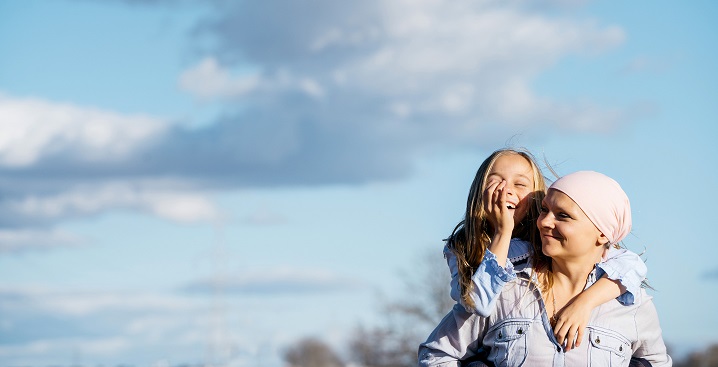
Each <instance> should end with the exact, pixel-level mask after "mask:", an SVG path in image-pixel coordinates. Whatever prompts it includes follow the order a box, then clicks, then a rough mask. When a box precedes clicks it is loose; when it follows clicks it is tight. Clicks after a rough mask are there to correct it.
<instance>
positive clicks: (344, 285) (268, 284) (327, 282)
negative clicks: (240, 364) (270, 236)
mask: <svg viewBox="0 0 718 367" xmlns="http://www.w3.org/2000/svg"><path fill="white" fill-rule="evenodd" d="M358 286H359V284H358V283H357V282H356V281H351V280H347V279H343V278H341V277H339V276H337V275H334V274H330V273H327V272H322V271H317V270H302V269H286V268H281V269H265V270H264V271H262V272H261V273H251V274H243V275H240V276H236V277H214V278H209V279H203V280H199V281H197V282H194V283H191V284H188V285H186V286H185V287H183V288H182V290H183V291H185V292H189V293H199V294H211V293H213V292H218V291H221V292H224V293H227V294H263V295H267V294H285V293H291V294H298V293H299V294H305V293H318V292H320V293H321V292H335V291H342V290H348V289H355V288H357V287H358Z"/></svg>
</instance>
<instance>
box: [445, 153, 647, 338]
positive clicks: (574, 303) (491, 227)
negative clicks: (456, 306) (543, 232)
mask: <svg viewBox="0 0 718 367" xmlns="http://www.w3.org/2000/svg"><path fill="white" fill-rule="evenodd" d="M545 192H546V184H545V181H544V177H543V174H542V173H541V170H540V169H539V168H538V165H537V164H536V162H535V159H534V158H533V156H532V155H531V154H530V153H529V152H527V151H522V150H514V149H501V150H497V151H495V152H494V153H492V154H491V155H490V156H489V157H488V158H486V160H484V162H483V163H482V164H481V166H480V167H479V169H478V171H477V172H476V176H475V177H474V182H473V183H472V185H471V189H470V190H469V197H468V200H467V204H466V213H465V216H464V219H463V220H462V221H461V222H460V223H459V224H458V225H457V226H456V227H455V228H454V231H453V232H452V234H451V236H449V238H448V239H446V246H444V257H445V258H446V261H447V265H448V266H449V269H450V271H451V297H452V298H453V299H454V300H455V301H457V302H459V303H460V304H461V305H463V306H464V308H466V310H467V311H469V312H472V313H476V314H478V315H479V316H484V317H485V316H488V315H489V314H491V313H492V312H493V311H494V306H495V302H496V299H497V296H498V294H499V293H500V292H501V290H502V288H503V286H504V284H505V283H506V282H508V281H510V280H512V279H514V278H515V277H516V275H515V271H519V270H521V269H523V267H525V266H526V264H527V261H528V258H529V257H530V256H531V254H532V253H534V252H535V251H538V252H540V251H541V239H540V234H539V232H538V230H537V228H536V219H537V218H538V216H539V214H540V210H541V201H542V200H543V197H544V195H545ZM611 245H612V246H611V248H610V249H609V250H607V251H606V252H605V253H604V256H603V261H601V262H600V263H598V264H597V265H598V267H599V268H600V269H601V270H603V271H604V272H605V275H604V276H603V277H602V278H601V279H599V280H598V281H597V282H596V284H594V285H593V286H592V287H590V288H588V289H586V290H585V291H584V292H582V293H580V294H579V295H578V296H577V297H575V298H573V299H572V300H571V302H570V303H569V305H568V306H567V307H565V308H564V309H563V310H562V311H561V313H560V314H557V315H556V318H555V320H553V322H552V324H553V325H552V326H553V327H554V334H555V336H556V339H557V340H558V341H559V343H560V344H562V345H565V348H566V351H569V350H571V349H572V348H574V347H578V346H579V344H580V341H581V340H582V338H583V334H584V330H585V327H586V324H587V322H588V319H589V317H590V315H591V311H592V310H593V309H594V308H596V307H598V306H599V305H601V304H603V303H606V302H608V301H610V300H612V299H614V298H617V299H618V301H619V302H621V303H622V304H624V305H631V304H633V302H634V296H635V295H636V294H638V292H639V289H640V286H641V282H642V281H643V280H644V279H645V276H646V271H647V269H646V266H645V264H644V263H643V261H642V260H641V259H640V257H639V256H638V255H636V254H635V253H633V252H630V251H627V250H625V249H620V248H619V247H618V244H617V243H613V244H611Z"/></svg>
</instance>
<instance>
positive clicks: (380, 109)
mask: <svg viewBox="0 0 718 367" xmlns="http://www.w3.org/2000/svg"><path fill="white" fill-rule="evenodd" d="M717 15H718V4H716V3H715V2H712V1H707V0H703V1H692V2H688V3H686V2H683V3H677V2H671V1H646V0H641V1H632V2H592V1H580V0H541V1H519V0H510V1H494V0H455V1H437V0H411V1H409V0H396V1H378V0H365V1H349V2H335V1H329V0H302V1H292V0H273V1H263V2H249V1H234V2H232V1H220V0H208V1H192V0H182V1H169V0H124V1H123V0H105V1H99V0H97V1H93V0H72V1H71V0H56V1H49V0H44V1H43V0H26V1H20V0H1V1H0V364H1V365H4V366H20V365H23V366H32V365H38V366H39V365H73V364H74V365H97V364H103V365H118V364H134V365H138V366H167V365H174V364H181V363H210V362H213V361H214V362H216V361H217V358H223V360H222V362H223V363H227V364H230V365H233V366H271V367H276V366H281V365H282V361H281V351H282V350H283V348H286V346H287V345H290V344H291V343H292V342H294V341H296V340H298V339H299V338H301V337H304V336H318V337H320V338H322V339H324V340H326V341H328V342H329V343H331V344H332V345H336V346H340V345H342V343H343V341H345V340H346V338H347V337H348V335H349V333H350V332H351V330H353V328H354V327H355V326H356V325H359V324H367V325H370V324H372V323H377V322H379V320H380V319H381V315H378V313H379V312H378V307H377V303H378V301H377V299H380V298H381V297H392V296H397V295H399V294H401V291H402V289H403V288H402V286H403V283H402V280H401V277H400V276H399V274H401V273H402V272H405V271H408V273H409V274H417V277H418V276H419V274H420V273H421V270H423V269H417V268H420V267H421V262H420V261H419V260H418V259H419V258H420V256H422V254H426V253H429V254H431V253H432V252H433V253H435V254H436V258H437V261H443V260H442V259H441V248H442V246H443V243H442V241H441V239H443V238H445V237H446V236H447V235H448V234H449V233H450V232H451V230H452V229H453V227H454V226H455V225H456V223H457V222H458V221H459V219H460V217H461V215H462V214H463V209H464V203H465V200H466V196H467V194H468V189H469V186H470V184H471V181H472V179H473V175H474V173H475V171H476V169H477V168H478V166H479V165H480V163H481V161H483V159H484V158H485V157H486V156H488V155H489V154H490V153H491V152H492V151H493V150H495V149H498V148H503V147H506V146H514V147H525V148H527V149H529V150H530V151H532V152H533V153H534V154H535V155H536V156H537V157H539V158H540V160H541V161H545V162H546V163H548V164H549V165H551V167H553V169H554V170H556V171H557V172H558V173H559V174H567V173H570V172H573V171H577V170H585V169H589V170H595V171H599V172H602V173H605V174H607V175H609V176H611V177H613V178H614V179H616V180H617V181H618V182H619V183H620V184H621V185H622V186H623V188H624V190H625V191H626V192H627V194H628V196H629V198H630V199H631V205H632V210H633V220H634V223H633V230H632V235H631V236H629V238H628V240H627V241H626V245H627V246H628V247H629V248H630V249H632V250H634V251H636V252H639V253H643V255H642V257H643V258H644V259H645V260H646V263H647V265H648V269H649V273H648V280H649V282H650V284H651V285H652V286H653V288H655V290H651V291H650V294H651V295H652V296H653V297H654V302H655V304H656V307H657V309H658V314H659V317H660V322H661V326H662V328H663V332H664V334H663V336H664V339H665V341H666V342H667V343H668V344H669V345H670V346H671V348H672V350H674V351H675V353H677V355H680V354H685V353H687V352H689V351H691V350H700V349H702V348H705V347H706V346H707V345H709V344H711V343H718V334H717V333H715V330H716V329H717V328H718V314H716V312H714V310H715V303H716V302H718V296H717V295H718V265H716V264H715V261H714V259H715V258H716V257H718V250H717V249H716V247H717V246H716V244H717V243H716V240H715V239H714V235H713V234H712V233H711V232H710V228H712V227H713V226H714V218H715V215H714V213H715V208H716V207H718V199H717V198H716V195H714V194H713V193H712V191H713V190H714V189H715V188H717V187H718V174H717V173H716V168H718V146H717V145H716V144H715V140H716V138H718V124H717V122H718V121H717V120H718V103H715V101H716V100H717V99H718V88H717V87H716V85H718V70H717V69H716V67H715V65H718V50H717V49H716V47H715V37H716V35H717V34H718V22H715V19H716V16H717ZM548 176H549V178H551V176H550V175H548ZM447 276H448V272H447ZM217 284H222V286H221V287H218V286H217ZM447 292H448V289H447Z"/></svg>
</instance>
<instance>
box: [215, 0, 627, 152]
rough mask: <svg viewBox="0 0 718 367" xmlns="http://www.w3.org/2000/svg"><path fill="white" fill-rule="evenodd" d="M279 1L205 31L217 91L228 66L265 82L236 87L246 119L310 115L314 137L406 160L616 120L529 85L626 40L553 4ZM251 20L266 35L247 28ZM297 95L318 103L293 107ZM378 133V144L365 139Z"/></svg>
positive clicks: (244, 9)
mask: <svg viewBox="0 0 718 367" xmlns="http://www.w3.org/2000/svg"><path fill="white" fill-rule="evenodd" d="M576 5H578V4H572V6H576ZM283 6H285V7H286V8H287V9H286V15H282V14H278V13H276V12H275V11H274V10H273V9H274V7H272V6H269V5H266V4H253V5H252V6H247V5H242V6H234V5H229V4H226V5H220V6H219V8H218V9H219V17H217V18H216V19H215V20H212V21H210V22H207V23H205V27H204V28H203V29H204V31H205V32H207V33H208V34H210V35H211V36H214V37H216V39H217V40H218V41H219V43H218V45H219V47H218V48H217V49H216V52H217V54H216V55H215V57H216V58H217V59H221V60H227V61H226V62H225V63H224V64H225V68H226V69H225V70H223V71H222V73H221V74H222V75H224V81H223V82H222V83H219V84H227V83H230V82H231V81H232V79H231V78H230V77H229V76H228V75H229V72H228V71H227V70H232V69H234V68H237V67H238V68H239V69H241V68H242V67H243V64H242V63H233V62H232V60H243V61H248V62H251V63H252V64H253V65H259V66H260V69H261V70H262V87H261V88H255V89H252V90H246V91H245V92H243V93H244V94H243V97H245V98H246V99H245V100H247V101H251V102H250V104H249V106H250V108H249V111H248V112H247V113H245V114H243V115H242V116H241V118H242V119H243V120H245V121H254V120H255V119H261V120H263V121H264V120H269V121H271V122H272V124H273V125H276V126H277V127H276V128H275V130H276V131H282V130H284V128H282V126H284V127H286V129H292V128H294V126H295V125H296V121H297V120H300V121H305V120H309V121H311V122H313V123H315V124H316V125H317V126H320V127H321V129H322V130H320V132H319V133H317V135H321V136H322V139H333V140H336V139H337V137H336V136H335V135H333V134H322V133H323V132H329V131H332V132H334V131H341V130H344V129H346V130H352V134H351V135H352V136H353V137H359V138H363V139H366V140H367V141H364V142H363V143H364V144H365V145H367V146H369V145H373V146H377V145H382V144H386V145H387V146H389V145H393V146H396V145H401V146H404V147H406V148H407V153H406V154H407V155H409V154H411V153H412V151H413V149H414V148H415V147H420V146H423V145H425V144H427V142H430V143H432V144H438V145H443V144H456V143H461V142H463V143H464V144H469V145H477V142H478V145H482V144H489V143H492V142H488V141H486V139H487V138H486V137H489V136H497V135H506V136H511V135H513V134H515V133H516V132H517V131H521V130H522V129H525V128H527V127H531V128H534V129H535V130H536V131H540V130H542V129H546V130H548V129H553V130H556V129H560V130H566V131H573V132H586V131H604V130H605V126H606V124H605V122H606V121H605V119H606V117H612V118H613V119H614V121H609V124H608V125H610V126H616V125H617V124H618V122H619V121H620V119H621V118H625V114H621V113H618V114H616V113H614V112H615V111H611V109H610V108H608V109H606V108H602V107H600V106H598V105H597V104H591V103H590V102H588V103H587V102H585V101H576V100H568V101H567V100H550V99H548V98H546V97H542V96H540V95H537V93H536V91H535V90H534V89H533V88H532V87H531V85H532V83H533V81H534V78H536V77H537V76H538V75H539V74H540V73H541V72H543V71H544V70H547V69H549V68H550V67H552V66H554V65H555V64H556V63H557V62H558V61H559V60H560V59H562V58H564V57H566V56H568V55H572V54H573V55H575V54H586V55H589V56H590V55H594V54H599V53H601V52H604V51H606V50H609V49H611V48H613V47H616V46H617V45H620V44H621V43H623V42H624V41H625V38H626V36H625V33H624V31H623V30H622V29H621V28H619V27H617V26H612V25H602V24H600V23H598V22H597V21H596V20H593V19H577V18H570V17H567V16H561V15H560V14H561V13H560V12H556V13H552V12H550V11H547V12H542V9H541V7H542V6H549V7H551V6H562V5H561V4H551V2H543V3H541V4H538V5H536V6H530V5H528V4H526V3H524V2H496V1H474V0H460V1H454V2H450V3H446V2H436V1H432V0H418V1H414V0H412V1H410V0H405V1H392V2H382V1H365V2H360V3H353V4H351V5H350V6H344V7H337V6H334V4H332V3H331V2H330V1H326V2H324V1H319V3H317V4H316V6H318V7H321V8H322V9H324V11H323V12H314V11H312V10H310V9H303V8H301V7H299V6H296V7H295V4H292V3H291V2H288V3H283ZM289 14H291V15H289ZM260 20H261V22H262V24H264V25H263V26H262V27H263V28H262V29H263V31H262V32H261V34H257V32H252V29H250V28H251V27H254V26H256V24H257V22H259V21H260ZM266 34H271V35H272V36H273V38H272V40H273V42H272V43H271V44H268V43H266V41H265V38H264V37H265V36H264V35H266ZM295 90H299V91H302V92H303V93H305V94H307V95H309V96H310V97H312V98H314V99H315V100H316V101H317V102H316V104H311V103H294V104H292V103H291V102H292V101H293V99H294V98H295V97H293V95H292V94H291V93H293V91H295ZM253 102H257V103H256V104H255V103H253ZM288 102H289V103H288ZM228 106H231V104H230V105H228ZM277 106H281V108H277ZM347 121H350V123H349V122H347ZM575 121H580V122H581V123H580V125H576V126H575V125H574V122H575ZM419 122H420V123H419ZM574 126H575V127H574ZM407 131H411V133H407ZM459 131H460V132H463V133H462V134H456V132H459ZM466 132H470V134H466ZM377 137H380V138H379V139H386V140H387V141H381V142H374V141H371V139H376V138H377ZM311 142H312V141H311V139H307V140H306V141H301V142H300V143H299V144H309V143H311ZM346 146H351V145H350V144H346ZM300 149H301V148H300Z"/></svg>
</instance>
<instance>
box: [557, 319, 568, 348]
mask: <svg viewBox="0 0 718 367" xmlns="http://www.w3.org/2000/svg"><path fill="white" fill-rule="evenodd" d="M564 329H565V328H564V324H563V323H562V322H561V321H560V320H559V321H558V322H557V323H556V326H555V327H554V336H555V337H556V341H557V342H558V344H559V345H563V344H564V341H565V338H564V337H565V336H566V333H567V332H568V330H564Z"/></svg>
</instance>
